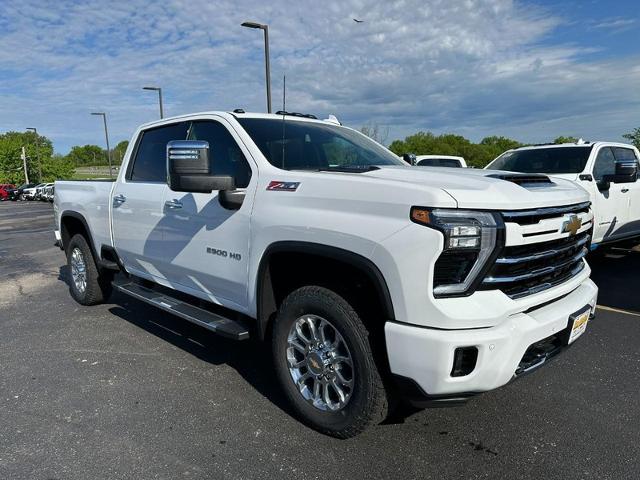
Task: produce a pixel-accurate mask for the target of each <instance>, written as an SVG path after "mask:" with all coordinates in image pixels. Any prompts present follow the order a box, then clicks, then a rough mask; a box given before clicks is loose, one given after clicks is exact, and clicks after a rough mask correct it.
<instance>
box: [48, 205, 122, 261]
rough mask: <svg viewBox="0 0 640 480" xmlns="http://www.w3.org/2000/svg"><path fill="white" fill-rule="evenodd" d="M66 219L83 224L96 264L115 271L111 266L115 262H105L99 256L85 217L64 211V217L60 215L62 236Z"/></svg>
mask: <svg viewBox="0 0 640 480" xmlns="http://www.w3.org/2000/svg"><path fill="white" fill-rule="evenodd" d="M65 218H73V219H74V220H77V221H79V222H80V223H81V224H82V227H83V228H84V231H85V233H86V235H87V243H88V244H89V248H90V249H91V254H92V255H93V259H94V260H95V262H96V264H97V265H98V267H100V268H106V269H110V270H113V269H114V268H113V267H112V266H111V263H113V262H105V261H104V260H103V259H102V257H101V256H99V255H98V252H96V248H95V245H94V242H93V237H92V236H91V229H90V228H89V224H88V223H87V221H86V220H85V218H84V216H83V215H82V214H80V213H78V212H74V211H72V210H67V211H64V212H63V213H62V215H60V234H61V235H62V229H63V225H64V219H65ZM62 238H63V240H62V249H63V250H64V248H65V247H66V245H65V242H64V237H62ZM69 240H71V239H70V238H69ZM103 247H104V246H103ZM116 258H117V257H116Z"/></svg>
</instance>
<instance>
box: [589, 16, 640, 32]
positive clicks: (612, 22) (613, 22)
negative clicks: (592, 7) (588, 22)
mask: <svg viewBox="0 0 640 480" xmlns="http://www.w3.org/2000/svg"><path fill="white" fill-rule="evenodd" d="M635 23H636V19H635V18H609V19H606V20H603V21H602V22H599V23H596V24H595V25H594V26H593V27H594V28H604V29H607V30H617V31H620V30H626V29H627V28H629V27H631V26H632V25H634V24H635Z"/></svg>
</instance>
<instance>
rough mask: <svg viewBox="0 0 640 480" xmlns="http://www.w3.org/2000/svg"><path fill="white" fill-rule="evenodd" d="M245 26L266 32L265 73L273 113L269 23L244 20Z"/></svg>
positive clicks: (268, 110)
mask: <svg viewBox="0 0 640 480" xmlns="http://www.w3.org/2000/svg"><path fill="white" fill-rule="evenodd" d="M242 26H243V27H247V28H258V29H260V30H262V31H263V32H264V66H265V74H266V77H267V112H268V113H271V71H270V69H269V25H266V24H262V23H256V22H244V23H242Z"/></svg>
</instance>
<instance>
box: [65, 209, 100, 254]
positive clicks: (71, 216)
mask: <svg viewBox="0 0 640 480" xmlns="http://www.w3.org/2000/svg"><path fill="white" fill-rule="evenodd" d="M78 233H80V234H82V235H84V237H85V238H86V239H87V243H88V244H89V248H90V249H91V254H92V255H93V259H94V260H95V261H96V262H98V261H99V260H100V257H99V256H98V255H97V252H96V249H95V246H94V244H93V237H92V236H91V230H90V229H89V224H88V223H87V220H86V219H85V218H84V216H83V215H82V214H80V213H78V212H73V211H65V212H63V213H62V215H60V237H61V239H62V248H63V250H65V251H66V249H67V246H68V245H69V241H70V240H71V238H73V236H74V235H76V234H78Z"/></svg>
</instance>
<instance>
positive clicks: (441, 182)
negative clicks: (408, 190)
mask: <svg viewBox="0 0 640 480" xmlns="http://www.w3.org/2000/svg"><path fill="white" fill-rule="evenodd" d="M362 175H366V176H367V177H373V178H380V179H385V180H391V181H397V182H404V183H409V184H412V185H423V186H428V187H431V188H439V189H442V190H444V191H445V192H447V193H448V194H449V195H450V196H451V197H453V198H454V199H455V201H456V202H457V204H458V207H459V208H474V209H490V210H506V209H509V210H521V209H527V208H540V207H553V206H560V205H571V204H575V203H581V202H587V201H589V194H588V193H587V191H586V190H584V189H583V188H582V187H580V186H579V185H577V184H575V183H573V182H572V181H570V180H568V179H563V178H558V177H550V180H551V182H550V183H523V184H518V183H516V182H515V181H513V179H514V177H516V178H515V180H516V181H517V180H518V179H517V177H518V176H521V175H524V174H517V173H513V172H504V171H499V170H482V169H472V168H437V167H428V168H416V167H402V166H398V167H395V166H394V167H387V166H384V167H380V169H379V170H374V171H371V172H368V173H365V174H362ZM427 206H428V205H427Z"/></svg>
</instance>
